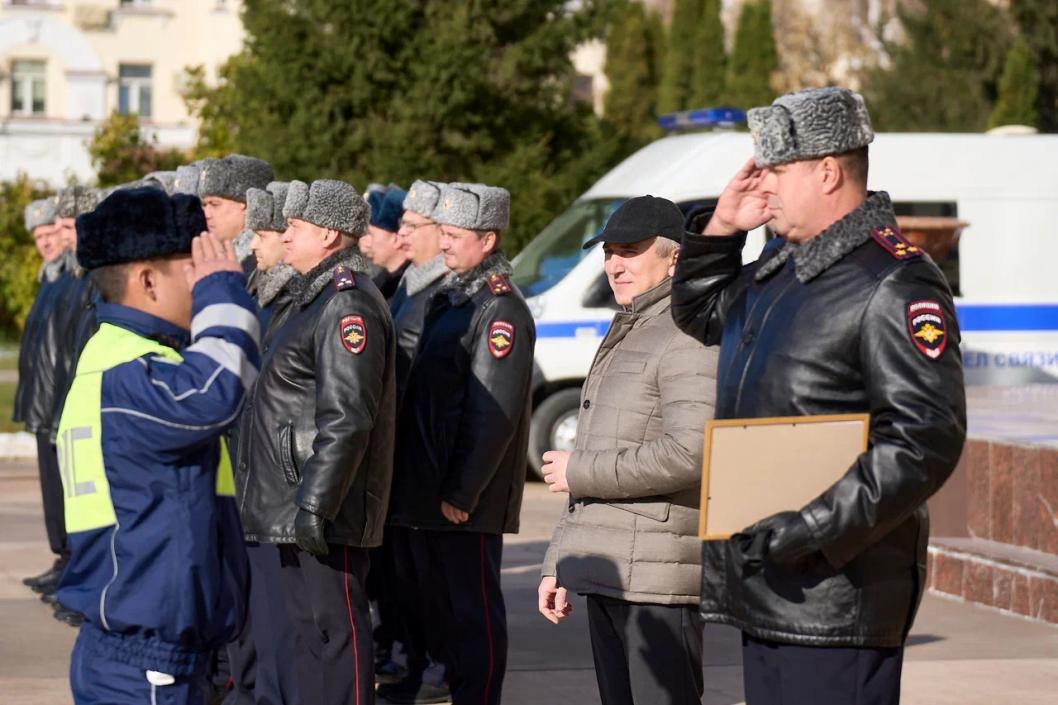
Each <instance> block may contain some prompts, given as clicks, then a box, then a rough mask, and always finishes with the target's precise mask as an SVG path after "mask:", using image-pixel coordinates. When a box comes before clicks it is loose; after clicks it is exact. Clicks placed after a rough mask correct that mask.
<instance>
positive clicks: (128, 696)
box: [70, 626, 208, 705]
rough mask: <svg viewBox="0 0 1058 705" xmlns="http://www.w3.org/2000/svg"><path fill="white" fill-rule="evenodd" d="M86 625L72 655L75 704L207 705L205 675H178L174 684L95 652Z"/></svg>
mask: <svg viewBox="0 0 1058 705" xmlns="http://www.w3.org/2000/svg"><path fill="white" fill-rule="evenodd" d="M90 628H91V627H87V626H85V627H82V628H81V632H80V634H78V636H77V641H76V642H75V643H74V646H73V653H72V654H71V655H70V691H71V692H72V693H73V701H74V703H75V705H146V703H158V705H161V704H162V703H166V704H167V705H206V701H207V697H208V687H207V683H208V682H207V680H206V677H205V675H203V674H199V675H196V676H176V677H174V678H172V679H171V680H172V681H173V682H172V683H166V681H167V680H169V679H165V680H164V681H163V680H160V679H159V678H155V679H154V680H155V683H151V682H150V681H149V680H148V679H147V678H148V676H147V671H145V670H144V669H142V668H140V667H138V666H130V665H128V664H126V663H122V662H121V661H118V660H115V659H113V658H106V657H103V656H100V655H99V654H97V653H95V651H94V650H93V649H92V648H91V645H90V644H89V643H88V642H89V637H87V636H86V635H85V629H90Z"/></svg>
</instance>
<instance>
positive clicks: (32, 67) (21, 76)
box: [11, 61, 45, 115]
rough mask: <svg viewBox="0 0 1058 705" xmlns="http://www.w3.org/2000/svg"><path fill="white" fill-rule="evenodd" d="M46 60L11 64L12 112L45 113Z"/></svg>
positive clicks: (17, 113)
mask: <svg viewBox="0 0 1058 705" xmlns="http://www.w3.org/2000/svg"><path fill="white" fill-rule="evenodd" d="M44 88H45V84H44V62H43V61H15V62H14V63H13V64H12V66H11V113H12V114H13V115H43V114H44V93H45V91H44Z"/></svg>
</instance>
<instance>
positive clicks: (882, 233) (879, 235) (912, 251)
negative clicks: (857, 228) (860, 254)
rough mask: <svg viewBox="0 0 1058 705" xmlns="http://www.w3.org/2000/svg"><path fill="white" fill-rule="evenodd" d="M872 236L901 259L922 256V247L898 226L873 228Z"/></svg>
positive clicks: (890, 252)
mask: <svg viewBox="0 0 1058 705" xmlns="http://www.w3.org/2000/svg"><path fill="white" fill-rule="evenodd" d="M871 237H873V238H874V241H875V242H877V243H878V244H879V245H881V246H882V248H883V249H884V250H885V251H886V252H888V253H889V254H891V255H892V256H893V257H895V258H896V259H899V260H905V259H914V258H916V257H921V256H922V249H921V248H920V247H918V246H917V245H913V244H911V242H910V241H909V240H908V239H907V238H905V237H904V236H903V234H902V233H901V232H900V230H899V229H898V228H894V227H891V226H888V225H887V226H885V227H884V228H873V229H871Z"/></svg>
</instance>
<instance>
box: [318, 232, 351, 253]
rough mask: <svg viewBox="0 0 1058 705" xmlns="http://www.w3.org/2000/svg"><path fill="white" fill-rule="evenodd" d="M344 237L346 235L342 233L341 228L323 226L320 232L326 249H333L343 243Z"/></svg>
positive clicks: (322, 243)
mask: <svg viewBox="0 0 1058 705" xmlns="http://www.w3.org/2000/svg"><path fill="white" fill-rule="evenodd" d="M344 237H345V235H344V234H342V231H341V230H335V229H334V228H322V232H321V233H320V238H321V242H320V244H321V245H323V247H324V248H325V249H331V248H332V247H335V246H336V245H340V244H342V238H344Z"/></svg>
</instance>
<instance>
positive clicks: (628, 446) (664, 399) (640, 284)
mask: <svg viewBox="0 0 1058 705" xmlns="http://www.w3.org/2000/svg"><path fill="white" fill-rule="evenodd" d="M682 235H683V217H682V215H681V213H680V210H679V208H677V207H676V205H675V204H674V203H672V202H671V201H667V200H665V199H663V198H656V197H654V196H641V197H639V198H633V199H631V200H630V201H628V202H627V203H625V204H624V205H623V206H621V208H619V209H618V210H617V211H616V212H615V213H614V214H613V216H612V217H611V218H610V221H609V222H608V223H607V225H606V227H605V229H604V230H603V232H602V233H601V234H600V235H598V236H597V237H595V238H593V239H592V240H590V241H589V242H588V243H586V244H585V248H588V247H592V246H594V245H595V244H596V243H597V242H602V243H603V250H604V252H605V254H606V275H607V277H608V279H609V282H610V287H611V288H612V289H613V292H614V297H615V298H616V300H617V303H618V304H619V305H620V306H621V307H622V310H621V311H620V312H618V313H617V314H616V315H615V316H614V320H613V323H612V324H611V326H610V330H609V332H608V333H607V334H606V338H605V339H604V340H603V342H602V345H601V346H600V347H599V352H598V353H597V354H596V356H595V361H594V362H593V363H592V368H591V371H590V372H589V373H588V378H587V380H585V383H584V388H583V392H582V398H581V412H580V418H579V421H578V427H577V443H576V449H575V450H574V451H573V452H572V453H570V452H565V451H555V450H552V451H548V452H547V453H545V454H544V457H543V459H544V463H545V465H544V467H543V472H544V479H545V481H546V482H547V483H548V486H549V488H550V489H551V491H552V492H568V493H569V503H568V505H567V506H566V507H565V508H564V510H563V512H562V516H561V518H560V519H559V523H558V526H557V527H555V533H554V536H553V537H552V539H551V545H550V547H549V549H548V552H547V557H546V558H545V560H544V565H543V570H542V579H541V582H540V588H539V595H538V596H539V609H540V612H541V614H543V616H544V617H546V618H547V619H549V620H550V621H552V622H554V623H555V624H558V623H559V622H560V621H561V620H562V619H563V618H564V617H565V616H567V615H568V614H569V613H570V611H571V609H572V606H571V605H570V604H569V602H568V601H567V593H568V592H576V593H580V594H583V595H585V596H586V597H587V609H588V625H589V630H590V633H591V644H592V652H593V654H594V658H595V672H596V677H597V679H598V682H599V693H600V696H601V698H602V702H603V705H684V704H687V705H690V704H692V703H693V704H697V703H699V702H700V701H701V696H702V666H701V661H702V631H701V629H702V621H701V618H700V617H699V616H698V594H699V580H700V551H701V545H700V542H699V540H698V537H697V533H698V504H699V498H700V491H701V479H700V475H701V464H702V437H703V430H704V428H705V422H706V421H707V420H708V419H709V418H711V417H712V414H713V401H714V399H715V389H716V361H717V349H716V348H715V347H714V348H706V347H704V346H703V345H701V344H700V343H698V342H697V341H695V340H692V339H691V338H689V337H688V336H686V335H684V334H683V333H682V332H681V331H680V330H679V329H678V328H676V324H675V323H673V321H672V316H671V315H670V312H669V307H670V300H669V296H670V291H671V288H672V280H671V276H672V273H673V270H674V267H675V263H676V258H677V256H678V255H679V243H680V238H681V237H682Z"/></svg>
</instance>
